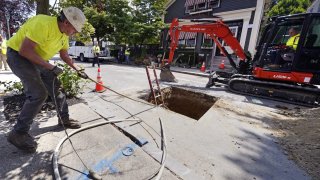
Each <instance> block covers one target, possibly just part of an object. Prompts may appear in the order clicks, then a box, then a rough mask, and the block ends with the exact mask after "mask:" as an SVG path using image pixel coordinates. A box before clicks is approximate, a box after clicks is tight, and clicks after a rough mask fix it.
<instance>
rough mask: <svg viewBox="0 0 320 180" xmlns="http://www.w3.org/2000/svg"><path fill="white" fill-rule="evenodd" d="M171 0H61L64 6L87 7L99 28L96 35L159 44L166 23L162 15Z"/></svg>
mask: <svg viewBox="0 0 320 180" xmlns="http://www.w3.org/2000/svg"><path fill="white" fill-rule="evenodd" d="M167 2H168V0H132V1H131V5H129V0H99V1H96V0H60V6H61V7H66V6H71V5H72V6H76V7H78V8H80V9H83V11H84V13H85V15H86V17H87V19H88V22H89V23H90V24H92V26H93V27H94V28H95V34H94V36H95V37H97V39H98V40H99V39H100V38H104V39H107V40H108V41H112V42H114V43H115V44H116V45H120V44H130V45H136V44H158V43H159V40H160V38H159V34H160V31H161V29H162V28H163V27H164V26H165V25H164V23H163V21H162V16H163V14H164V13H165V10H164V8H165V3H167Z"/></svg>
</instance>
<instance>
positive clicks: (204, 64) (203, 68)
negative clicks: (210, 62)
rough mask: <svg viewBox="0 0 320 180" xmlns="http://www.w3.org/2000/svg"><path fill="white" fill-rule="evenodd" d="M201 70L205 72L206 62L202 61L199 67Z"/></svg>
mask: <svg viewBox="0 0 320 180" xmlns="http://www.w3.org/2000/svg"><path fill="white" fill-rule="evenodd" d="M200 71H201V72H205V71H206V63H205V62H204V61H203V63H202V66H201V68H200Z"/></svg>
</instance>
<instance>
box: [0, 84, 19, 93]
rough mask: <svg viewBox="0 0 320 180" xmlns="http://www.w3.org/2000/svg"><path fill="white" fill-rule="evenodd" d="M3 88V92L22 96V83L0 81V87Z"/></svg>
mask: <svg viewBox="0 0 320 180" xmlns="http://www.w3.org/2000/svg"><path fill="white" fill-rule="evenodd" d="M1 85H2V86H4V88H5V89H4V92H5V93H7V92H12V93H13V94H17V95H18V94H22V93H23V85H22V83H21V82H20V81H19V82H16V81H0V86H1Z"/></svg>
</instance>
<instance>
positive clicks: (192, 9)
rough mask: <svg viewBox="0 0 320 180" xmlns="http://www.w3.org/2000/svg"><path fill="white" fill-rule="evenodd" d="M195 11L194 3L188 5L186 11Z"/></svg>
mask: <svg viewBox="0 0 320 180" xmlns="http://www.w3.org/2000/svg"><path fill="white" fill-rule="evenodd" d="M193 11H195V6H194V5H192V6H188V7H187V8H186V13H189V12H193Z"/></svg>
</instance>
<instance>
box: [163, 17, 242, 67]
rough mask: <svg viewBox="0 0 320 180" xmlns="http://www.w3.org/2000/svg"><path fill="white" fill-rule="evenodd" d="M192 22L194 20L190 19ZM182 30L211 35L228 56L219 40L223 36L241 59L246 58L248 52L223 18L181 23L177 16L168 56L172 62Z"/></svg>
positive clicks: (171, 32)
mask: <svg viewBox="0 0 320 180" xmlns="http://www.w3.org/2000/svg"><path fill="white" fill-rule="evenodd" d="M190 22H192V20H190ZM180 32H199V33H204V34H207V35H209V37H210V38H211V39H213V41H214V42H215V43H216V44H217V46H218V48H219V49H220V50H221V52H222V53H223V54H224V55H225V56H227V51H226V50H225V49H224V48H223V46H222V45H221V43H220V42H219V41H218V38H221V39H222V40H223V41H224V42H225V43H226V44H227V45H228V46H229V47H230V48H231V49H232V50H233V52H234V53H235V54H236V55H237V56H238V57H239V58H240V60H245V59H246V58H247V57H246V54H245V52H244V50H243V48H242V47H241V45H240V43H239V41H238V40H237V39H236V38H235V37H234V36H233V34H232V32H231V31H230V29H229V27H228V26H227V25H226V24H224V23H223V22H222V21H221V20H218V21H215V22H213V23H202V24H201V23H199V24H191V25H179V20H178V19H177V18H175V19H173V21H172V23H171V26H170V29H169V35H170V38H171V43H170V54H169V58H168V63H169V64H170V63H171V62H172V60H173V56H174V51H175V50H176V48H177V46H178V42H179V34H180Z"/></svg>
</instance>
